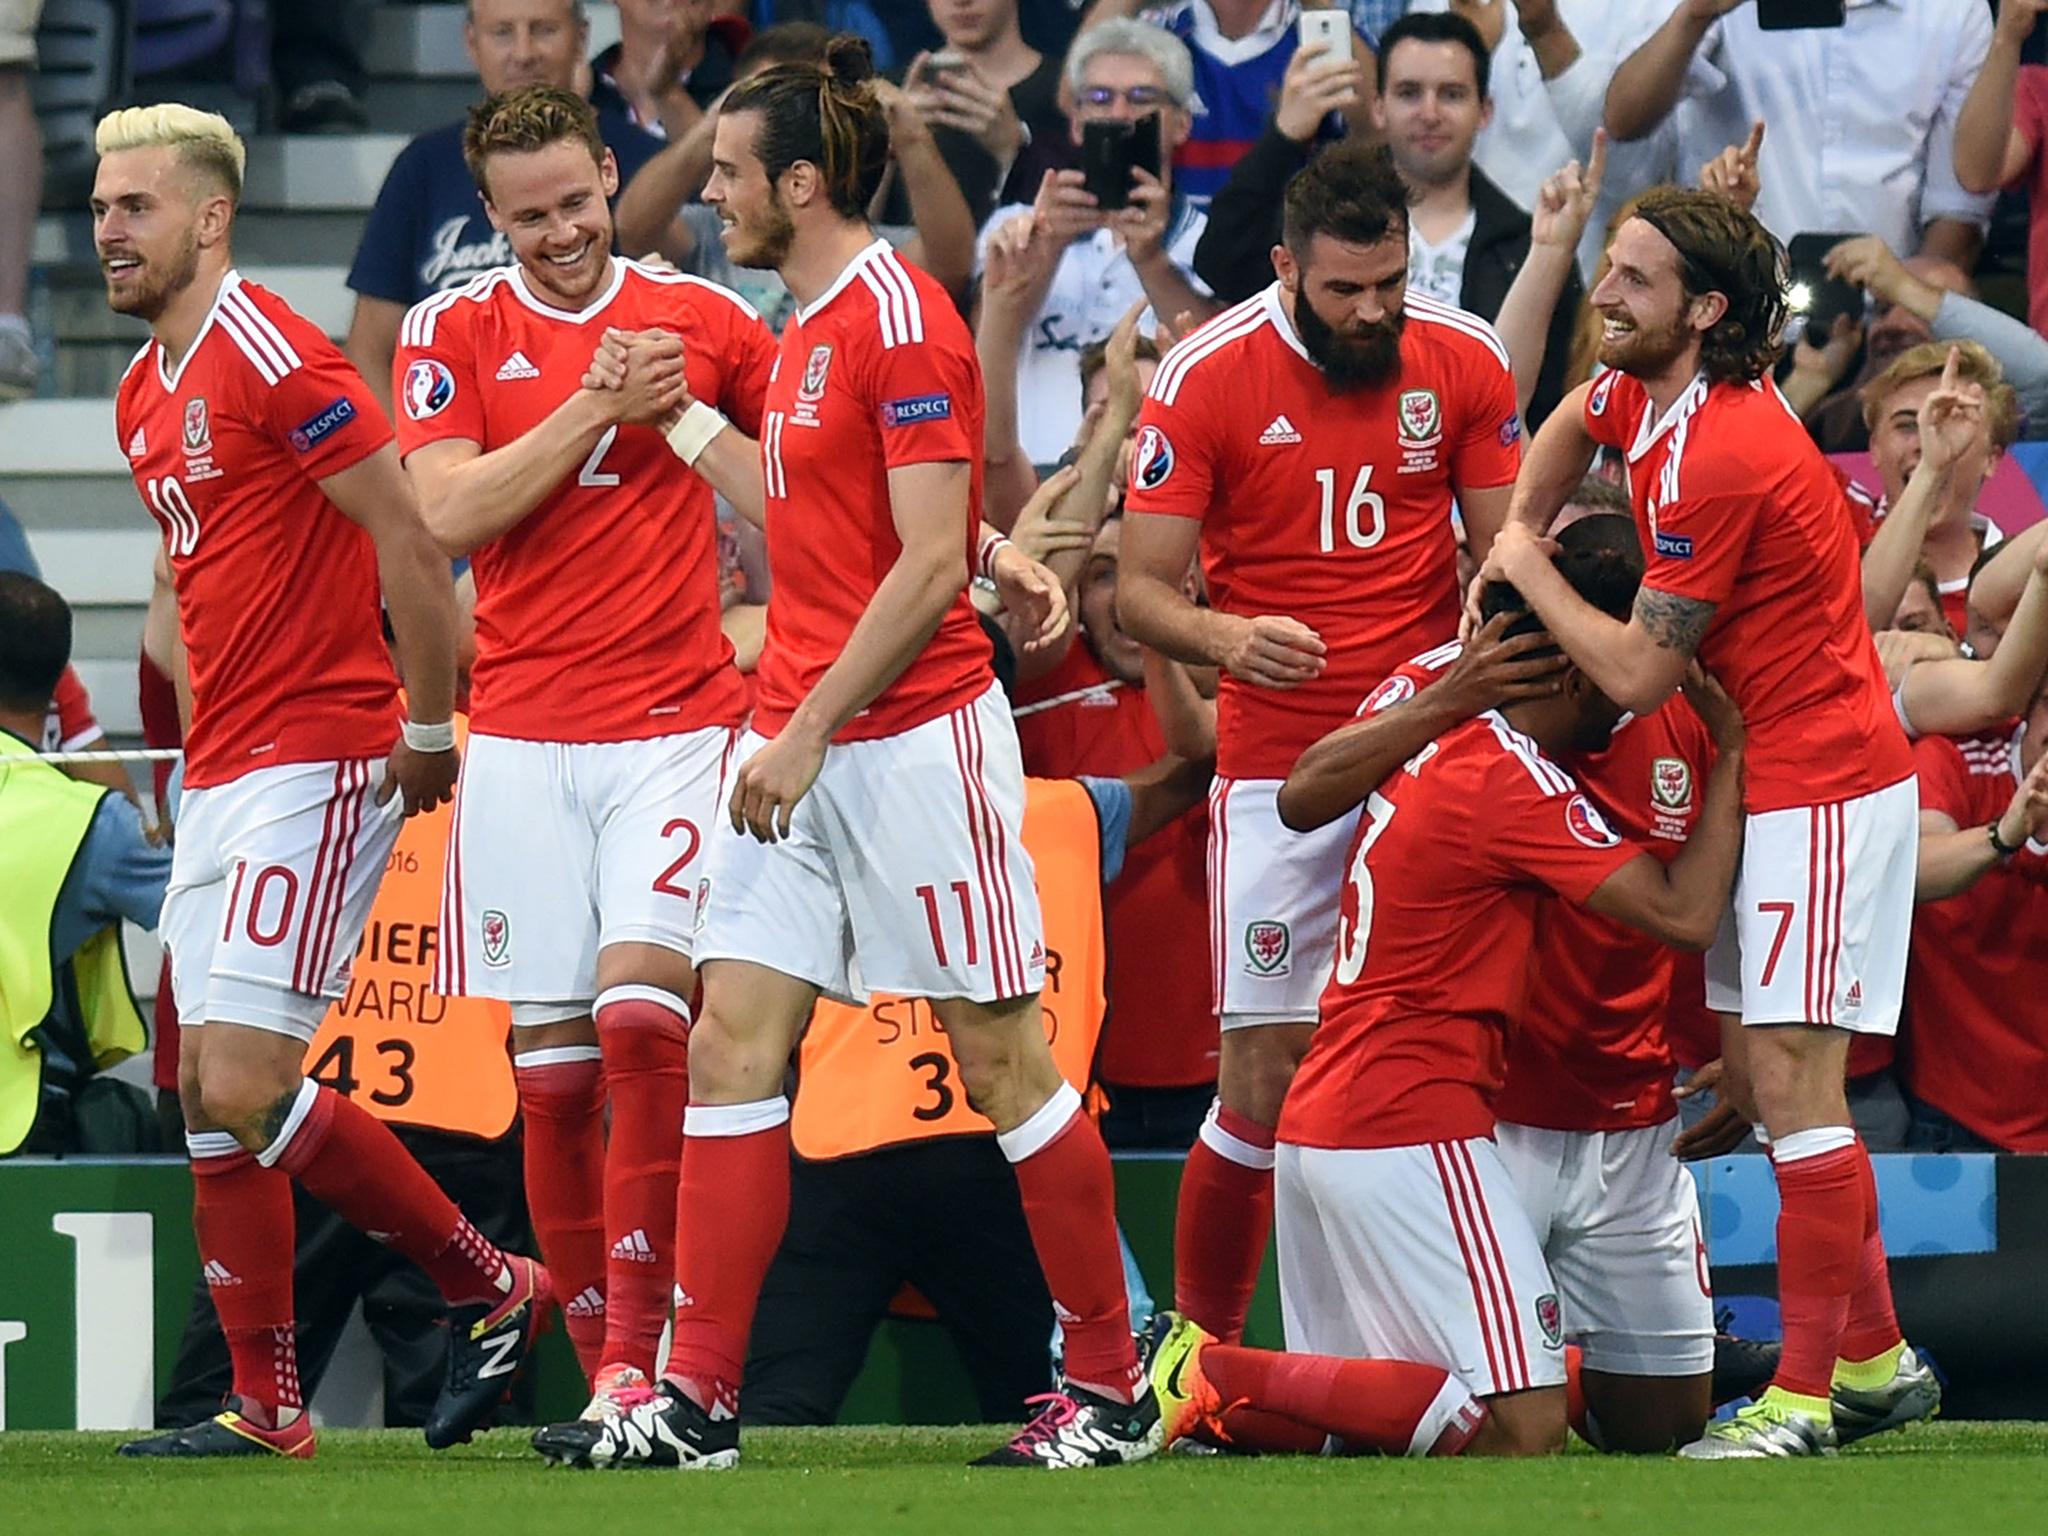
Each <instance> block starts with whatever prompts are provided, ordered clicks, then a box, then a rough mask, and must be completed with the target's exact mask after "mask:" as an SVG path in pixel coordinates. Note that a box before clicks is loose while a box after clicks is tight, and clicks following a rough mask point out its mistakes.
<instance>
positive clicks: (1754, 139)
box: [1742, 118, 1764, 167]
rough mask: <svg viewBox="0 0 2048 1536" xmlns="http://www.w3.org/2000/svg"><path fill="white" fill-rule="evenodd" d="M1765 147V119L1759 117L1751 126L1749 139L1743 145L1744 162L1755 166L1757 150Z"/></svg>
mask: <svg viewBox="0 0 2048 1536" xmlns="http://www.w3.org/2000/svg"><path fill="white" fill-rule="evenodd" d="M1763 147H1764V120H1763V119H1762V118H1758V119H1757V120H1756V122H1755V123H1754V124H1752V125H1751V127H1750V130H1749V139H1748V141H1747V142H1745V143H1744V144H1743V146H1742V163H1743V164H1744V165H1746V166H1751V167H1754V166H1755V165H1756V156H1757V151H1758V150H1760V149H1762V148H1763Z"/></svg>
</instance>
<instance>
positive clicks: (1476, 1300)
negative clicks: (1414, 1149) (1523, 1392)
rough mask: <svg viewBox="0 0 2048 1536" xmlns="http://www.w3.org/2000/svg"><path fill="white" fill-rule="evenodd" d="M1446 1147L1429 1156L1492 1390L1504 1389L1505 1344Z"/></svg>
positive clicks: (1436, 1146)
mask: <svg viewBox="0 0 2048 1536" xmlns="http://www.w3.org/2000/svg"><path fill="white" fill-rule="evenodd" d="M1448 1150H1449V1148H1448V1147H1447V1145H1446V1144H1445V1143H1443V1142H1440V1141H1433V1142H1431V1143H1430V1144H1429V1155H1430V1156H1431V1157H1432V1158H1434V1159H1435V1160H1436V1180H1437V1185H1438V1187H1439V1188H1440V1189H1442V1190H1443V1192H1444V1214H1445V1215H1446V1216H1448V1217H1449V1218H1450V1221H1451V1235H1452V1236H1453V1237H1455V1238H1456V1239H1457V1240H1458V1255H1459V1257H1460V1258H1462V1259H1463V1260H1464V1261H1465V1279H1466V1281H1467V1283H1468V1284H1470V1285H1471V1287H1472V1313H1473V1316H1474V1317H1475V1318H1477V1319H1478V1322H1479V1339H1480V1342H1481V1343H1482V1344H1484V1345H1485V1346H1486V1368H1487V1370H1488V1371H1489V1372H1490V1373H1491V1374H1492V1376H1493V1382H1494V1389H1495V1390H1496V1391H1505V1390H1506V1389H1507V1371H1506V1362H1505V1360H1504V1358H1503V1357H1504V1356H1505V1354H1506V1350H1505V1347H1504V1342H1505V1341H1502V1343H1496V1342H1495V1333H1496V1321H1497V1320H1496V1319H1495V1317H1494V1314H1493V1309H1492V1308H1491V1307H1490V1306H1489V1305H1488V1298H1487V1288H1486V1287H1485V1286H1483V1285H1482V1282H1481V1280H1480V1277H1479V1269H1480V1266H1479V1261H1478V1257H1477V1255H1476V1254H1475V1253H1474V1251H1473V1244H1472V1242H1471V1240H1470V1239H1469V1238H1468V1237H1467V1235H1466V1230H1465V1223H1464V1221H1463V1220H1461V1219H1460V1215H1459V1210H1458V1197H1457V1196H1456V1195H1455V1194H1453V1193H1452V1190H1451V1185H1452V1182H1453V1176H1452V1172H1451V1166H1450V1162H1449V1160H1448V1158H1447V1157H1446V1155H1445V1154H1446V1152H1447V1151H1448Z"/></svg>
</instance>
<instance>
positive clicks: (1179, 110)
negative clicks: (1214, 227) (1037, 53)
mask: <svg viewBox="0 0 2048 1536" xmlns="http://www.w3.org/2000/svg"><path fill="white" fill-rule="evenodd" d="M1067 83H1068V86H1069V88H1070V90H1071V93H1072V96H1073V100H1074V106H1073V134H1074V141H1075V143H1077V144H1078V143H1079V142H1080V141H1081V135H1082V126H1083V125H1084V124H1085V123H1087V122H1089V121H1091V120H1094V119H1098V118H1107V119H1124V120H1129V121H1136V120H1137V119H1139V118H1142V117H1145V116H1148V115H1150V114H1153V113H1157V114H1158V116H1159V149H1160V165H1159V173H1158V175H1157V176H1153V175H1151V174H1149V173H1147V172H1144V171H1137V172H1134V173H1133V176H1132V191H1131V194H1130V206H1129V207H1127V208H1124V209H1121V210H1116V211H1105V210H1103V209H1101V208H1099V207H1098V206H1097V205H1096V202H1095V199H1094V198H1093V197H1092V196H1090V195H1089V193H1088V192H1087V191H1086V190H1085V189H1084V187H1083V177H1082V174H1081V172H1079V171H1049V172H1047V173H1046V177H1045V181H1044V183H1043V185H1042V186H1041V187H1040V189H1039V194H1038V199H1037V201H1036V202H1035V203H1034V204H1033V205H1032V206H1031V207H1029V208H1026V207H1025V206H1023V205H1022V204H1011V205H1009V206H1008V207H1003V208H998V209H997V210H996V211H995V212H994V213H993V214H992V215H990V217H989V220H988V222H987V223H986V224H985V225H983V226H982V231H981V241H980V246H979V249H978V251H977V268H976V276H977V277H979V275H980V267H981V266H982V265H985V264H986V260H987V250H988V241H989V237H990V236H991V235H992V234H993V233H994V232H995V231H996V230H997V229H999V228H1001V227H1002V226H1003V225H1005V224H1007V223H1009V222H1010V221H1012V220H1013V219H1015V218H1016V217H1017V216H1018V215H1019V214H1029V215H1030V216H1031V219H1032V234H1031V239H1032V241H1033V242H1034V243H1035V242H1039V241H1047V242H1050V243H1051V244H1052V245H1053V246H1054V247H1055V248H1057V249H1058V250H1059V253H1060V254H1059V258H1058V260H1057V262H1055V263H1054V264H1053V265H1052V268H1051V274H1050V278H1049V281H1048V284H1047V287H1046V290H1045V298H1044V300H1043V301H1042V302H1041V303H1040V304H1039V306H1038V308H1037V311H1036V313H1035V316H1034V318H1033V319H1032V321H1031V323H1030V325H1029V327H1028V328H1027V330H1026V333H1025V335H1024V337H1023V340H1022V347H1021V351H1020V355H1019V357H1018V361H1017V432H1018V437H1019V440H1020V441H1021V442H1022V443H1023V445H1024V452H1025V455H1026V457H1027V458H1029V459H1030V461H1031V462H1032V463H1034V464H1050V463H1052V462H1053V461H1054V460H1056V459H1058V458H1059V457H1060V455H1061V454H1063V453H1065V452H1066V451H1067V449H1068V448H1070V447H1072V446H1073V443H1074V437H1075V434H1076V433H1077V432H1078V431H1079V430H1080V426H1081V386H1080V363H1081V352H1082V350H1083V349H1084V348H1086V347H1088V346H1090V345H1091V344H1093V343H1095V342H1098V341H1101V340H1103V339H1104V338H1105V337H1107V336H1108V335H1109V333H1110V331H1112V330H1113V329H1114V328H1115V327H1116V323H1117V321H1118V320H1119V319H1120V318H1121V317H1122V316H1123V313H1124V311H1125V310H1127V309H1129V308H1130V307H1131V306H1132V305H1133V304H1135V303H1137V302H1138V301H1139V300H1140V299H1144V300H1145V301H1146V302H1147V303H1148V304H1149V305H1150V306H1151V309H1152V311H1153V313H1154V314H1155V315H1156V316H1157V317H1158V318H1159V319H1160V320H1163V321H1165V322H1166V323H1168V324H1171V323H1173V322H1174V320H1175V319H1176V318H1177V317H1178V316H1179V315H1181V314H1183V313H1190V312H1191V313H1193V314H1194V315H1195V317H1196V318H1197V319H1202V318H1206V317H1207V316H1208V314H1209V313H1210V312H1211V310H1212V309H1213V306H1212V305H1211V304H1210V303H1209V301H1208V289H1207V288H1206V287H1204V286H1203V285H1202V283H1201V282H1200V281H1199V280H1198V279H1197V278H1196V277H1195V276H1194V257H1195V243H1196V242H1197V241H1198V240H1200V239H1201V237H1202V229H1203V227H1204V222H1205V221H1204V216H1203V213H1202V211H1201V210H1200V209H1198V208H1195V207H1193V206H1192V205H1191V204H1189V203H1188V202H1187V200H1186V199H1184V198H1182V197H1180V196H1178V195H1176V193H1175V190H1174V187H1173V152H1174V150H1175V149H1177V148H1178V147H1179V146H1180V144H1181V143H1182V142H1183V141H1184V140H1185V139H1186V138H1187V135H1188V127H1189V123H1190V120H1191V117H1190V113H1191V107H1192V103H1193V97H1194V65H1193V62H1192V61H1191V60H1190V58H1189V57H1188V50H1187V45H1186V44H1184V43H1182V42H1181V40H1180V39H1179V38H1177V37H1175V36H1173V35H1172V34H1171V33H1169V32H1166V31H1164V30H1163V29H1161V28H1159V27H1155V26H1151V25H1149V24H1148V23H1145V22H1142V21H1134V20H1130V19H1127V18H1123V17H1117V18H1114V19H1112V20H1109V21H1104V22H1101V23H1099V24H1098V25H1096V26H1094V27H1091V28H1089V29H1088V30H1087V31H1086V32H1083V33H1082V34H1081V35H1080V37H1078V38H1077V39H1075V42H1074V46H1073V48H1072V49H1071V50H1070V51H1069V52H1068V54H1067ZM1145 324H1146V326H1147V328H1148V329H1149V327H1150V325H1151V321H1150V320H1147V321H1146V322H1145Z"/></svg>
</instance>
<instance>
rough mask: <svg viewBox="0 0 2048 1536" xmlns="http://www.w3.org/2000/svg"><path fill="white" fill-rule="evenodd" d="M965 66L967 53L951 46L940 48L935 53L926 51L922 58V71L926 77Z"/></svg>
mask: <svg viewBox="0 0 2048 1536" xmlns="http://www.w3.org/2000/svg"><path fill="white" fill-rule="evenodd" d="M966 67H967V55H966V54H964V53H961V52H959V51H957V50H955V49H952V48H941V49H940V50H939V51H938V52H936V53H928V54H926V55H925V59H924V73H925V76H926V78H927V79H929V78H930V77H931V76H933V75H943V74H947V73H949V72H950V71H952V70H956V69H965V68H966Z"/></svg>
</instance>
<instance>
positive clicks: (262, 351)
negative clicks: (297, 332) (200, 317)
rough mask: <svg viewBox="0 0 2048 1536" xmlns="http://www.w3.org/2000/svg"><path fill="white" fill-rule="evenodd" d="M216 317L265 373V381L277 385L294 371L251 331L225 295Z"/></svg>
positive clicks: (258, 370) (221, 325)
mask: <svg viewBox="0 0 2048 1536" xmlns="http://www.w3.org/2000/svg"><path fill="white" fill-rule="evenodd" d="M214 318H215V319H216V320H218V321H219V322H220V328H221V329H222V330H223V331H225V332H227V334H228V338H229V339H230V340H231V341H233V342H234V344H235V345H236V346H237V347H239V348H240V349H241V352H242V355H243V356H244V357H246V358H248V359H249V361H250V363H251V364H252V365H253V366H254V367H255V369H256V371H257V372H258V373H260V374H262V375H263V382H264V383H266V384H269V385H273V386H275V385H277V384H279V383H282V382H283V380H284V376H285V375H286V374H288V373H290V372H291V371H292V370H291V365H290V364H288V363H287V362H285V360H284V359H283V358H282V357H280V356H279V355H278V354H277V353H275V352H273V351H272V350H271V349H270V348H269V347H268V346H266V345H265V344H264V343H263V342H262V341H260V340H258V339H257V338H256V337H255V336H253V335H251V334H250V333H249V331H248V329H247V325H248V322H247V321H246V320H244V319H243V318H242V317H241V316H240V315H239V314H237V313H236V312H235V311H234V309H233V308H231V307H230V306H229V304H228V302H227V300H226V298H225V297H223V298H222V300H221V304H220V308H219V309H217V310H215V311H214Z"/></svg>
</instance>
